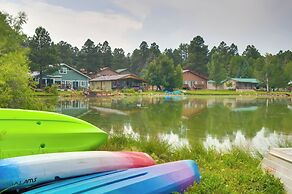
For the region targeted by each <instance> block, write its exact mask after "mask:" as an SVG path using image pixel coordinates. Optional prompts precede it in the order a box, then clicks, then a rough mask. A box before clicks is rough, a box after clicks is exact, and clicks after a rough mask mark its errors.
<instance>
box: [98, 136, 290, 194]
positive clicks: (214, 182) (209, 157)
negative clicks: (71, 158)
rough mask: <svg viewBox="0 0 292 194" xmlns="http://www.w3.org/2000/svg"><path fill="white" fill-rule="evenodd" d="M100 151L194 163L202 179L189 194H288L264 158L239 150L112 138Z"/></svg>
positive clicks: (161, 161) (164, 160)
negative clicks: (264, 166) (267, 170)
mask: <svg viewBox="0 0 292 194" xmlns="http://www.w3.org/2000/svg"><path fill="white" fill-rule="evenodd" d="M99 150H110V151H122V150H123V151H141V152H146V153H148V154H149V155H151V156H152V157H153V159H155V160H156V162H157V163H165V162H171V161H176V160H185V159H192V160H195V161H196V162H197V164H198V166H199V168H200V171H201V175H202V180H201V182H200V183H199V184H195V185H194V186H192V187H190V188H189V189H188V191H187V192H186V193H201V194H203V193H204V194H205V193H207V194H208V193H218V194H219V193H220V194H224V193H267V194H271V193H273V194H274V193H285V191H284V188H283V185H282V184H281V183H280V181H279V179H276V178H274V177H273V176H272V175H270V174H268V173H264V172H263V171H262V170H261V168H260V162H261V159H262V158H261V156H255V157H252V156H251V155H250V154H249V153H247V152H246V151H243V150H240V149H238V148H234V149H233V150H232V151H231V152H227V153H218V152H216V151H214V150H206V149H205V148H204V147H203V146H202V145H200V144H196V145H191V146H190V147H189V148H186V147H185V148H179V149H173V148H171V146H170V145H169V144H168V143H166V142H162V141H160V140H157V139H151V140H145V139H144V140H143V139H140V140H135V139H132V138H129V137H124V136H112V137H110V138H109V140H108V141H107V143H106V144H105V145H103V146H102V147H101V148H99Z"/></svg>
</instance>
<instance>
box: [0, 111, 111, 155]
mask: <svg viewBox="0 0 292 194" xmlns="http://www.w3.org/2000/svg"><path fill="white" fill-rule="evenodd" d="M106 139H107V133H105V132H104V131H102V130H100V129H99V128H97V127H96V126H94V125H92V124H90V123H87V122H85V121H82V120H80V119H77V118H74V117H70V116H66V115H62V114H58V113H51V112H43V111H29V110H20V109H0V159H2V158H10V157H16V156H24V155H32V154H42V153H53V152H69V151H88V150H94V149H96V148H97V147H98V146H99V145H100V144H102V143H103V142H105V140H106Z"/></svg>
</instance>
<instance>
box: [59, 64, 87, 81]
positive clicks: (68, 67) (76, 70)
mask: <svg viewBox="0 0 292 194" xmlns="http://www.w3.org/2000/svg"><path fill="white" fill-rule="evenodd" d="M60 66H65V67H67V68H69V69H71V70H73V71H75V72H76V73H78V74H80V75H82V76H84V77H86V78H88V79H90V77H89V76H87V75H85V74H83V73H81V72H80V71H78V70H77V69H75V68H73V67H71V66H69V65H67V64H65V63H61V64H60Z"/></svg>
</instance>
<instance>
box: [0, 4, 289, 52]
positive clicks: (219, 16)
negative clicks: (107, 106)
mask: <svg viewBox="0 0 292 194" xmlns="http://www.w3.org/2000/svg"><path fill="white" fill-rule="evenodd" d="M13 2H14V3H13ZM47 2H50V1H49V0H39V1H32V0H26V1H25V0H13V1H8V0H0V9H4V10H6V11H7V12H9V13H16V12H17V11H20V10H23V11H25V12H26V13H27V14H28V17H29V21H28V24H27V25H25V26H24V32H25V33H27V34H28V35H32V34H33V31H34V29H35V28H36V27H38V26H39V25H42V26H43V27H45V28H46V29H47V30H48V31H49V32H50V34H51V37H52V39H53V40H54V41H55V42H58V41H60V40H65V41H67V42H69V43H70V44H72V45H74V46H75V45H77V46H78V47H80V46H81V45H83V43H84V42H85V41H86V39H87V38H90V39H92V40H93V41H94V42H95V43H98V42H103V41H104V40H108V41H109V43H110V45H111V46H112V47H113V48H114V47H122V48H123V49H125V50H126V51H127V52H132V51H133V50H134V49H135V48H137V47H138V46H139V44H140V43H141V42H142V41H143V40H145V41H147V42H148V43H149V44H150V43H152V42H154V41H155V42H156V43H157V44H158V45H159V46H160V48H161V50H164V49H165V48H166V47H167V48H177V47H178V45H179V44H180V43H189V42H190V41H191V40H192V38H193V37H194V36H197V35H201V36H202V37H203V38H204V40H205V41H206V44H208V45H209V48H210V49H211V48H212V47H213V46H217V45H218V44H219V43H220V42H221V41H225V42H226V43H227V44H231V43H235V44H236V45H238V48H239V50H240V51H241V52H242V51H243V50H244V49H245V48H246V46H247V45H248V44H254V45H255V46H256V48H258V49H259V50H260V51H261V52H262V53H263V54H264V53H265V52H272V53H276V52H278V51H279V50H280V49H282V50H287V49H290V50H291V44H292V38H291V36H290V34H291V31H292V25H289V24H290V23H289V22H290V20H289V19H290V18H291V17H292V12H291V10H290V8H291V6H292V1H290V0H283V2H282V1H281V3H278V1H277V0H258V1H254V0H245V1H242V0H220V1H218V0H205V1H201V0H159V1H157V0H104V1H102V0H99V1H96V2H95V1H94V0H91V1H90V2H91V3H88V4H86V5H87V7H86V6H84V7H83V6H82V8H81V7H80V5H82V4H81V3H83V2H82V1H81V0H78V1H77V0H75V1H74V2H73V1H72V3H71V2H70V1H69V0H67V1H62V3H61V4H62V5H63V7H61V6H57V4H58V1H57V0H54V2H55V4H56V5H52V4H49V3H47ZM84 3H86V2H84ZM59 4H60V3H59ZM91 5H92V6H91ZM88 6H91V7H88ZM68 7H71V8H72V9H74V11H73V10H72V9H70V8H68ZM73 7H74V8H73ZM86 9H87V10H91V11H84V10H86Z"/></svg>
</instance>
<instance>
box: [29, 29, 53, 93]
mask: <svg viewBox="0 0 292 194" xmlns="http://www.w3.org/2000/svg"><path fill="white" fill-rule="evenodd" d="M29 47H30V49H31V52H30V60H31V69H32V70H38V71H40V82H39V86H40V88H42V78H43V74H44V73H45V72H46V73H49V71H50V70H51V69H50V67H49V65H54V64H55V63H56V62H57V59H58V56H57V51H56V49H55V47H54V43H53V42H52V40H51V37H50V34H49V32H48V31H47V30H46V29H45V28H43V27H38V28H36V30H35V34H34V35H33V37H32V38H30V39H29Z"/></svg>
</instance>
